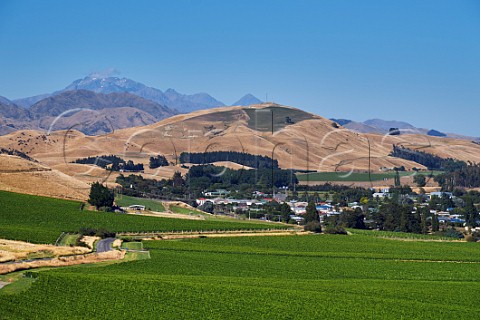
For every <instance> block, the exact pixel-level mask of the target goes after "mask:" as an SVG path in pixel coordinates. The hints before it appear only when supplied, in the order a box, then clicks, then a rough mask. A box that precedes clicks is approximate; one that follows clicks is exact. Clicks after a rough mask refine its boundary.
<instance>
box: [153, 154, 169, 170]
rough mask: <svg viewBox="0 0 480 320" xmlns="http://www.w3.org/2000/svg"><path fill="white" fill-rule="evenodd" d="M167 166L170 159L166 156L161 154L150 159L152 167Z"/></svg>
mask: <svg viewBox="0 0 480 320" xmlns="http://www.w3.org/2000/svg"><path fill="white" fill-rule="evenodd" d="M167 166H168V161H167V158H165V156H163V155H161V154H159V155H158V156H156V157H150V161H149V168H150V169H156V168H159V167H167Z"/></svg>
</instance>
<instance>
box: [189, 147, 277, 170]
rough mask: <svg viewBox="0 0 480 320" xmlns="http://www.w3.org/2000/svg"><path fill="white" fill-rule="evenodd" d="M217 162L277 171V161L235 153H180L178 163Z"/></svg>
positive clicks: (265, 157)
mask: <svg viewBox="0 0 480 320" xmlns="http://www.w3.org/2000/svg"><path fill="white" fill-rule="evenodd" d="M217 161H232V162H235V163H238V164H241V165H243V166H247V167H250V168H255V169H271V168H274V169H278V161H277V160H273V159H272V158H270V157H267V156H260V155H254V154H249V153H245V152H236V151H212V152H202V153H190V152H182V153H181V154H180V163H194V164H207V163H212V162H217Z"/></svg>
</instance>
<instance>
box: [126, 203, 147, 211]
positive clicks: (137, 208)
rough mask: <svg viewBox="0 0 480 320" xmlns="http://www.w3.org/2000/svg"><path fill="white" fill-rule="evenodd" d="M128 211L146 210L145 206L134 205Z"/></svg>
mask: <svg viewBox="0 0 480 320" xmlns="http://www.w3.org/2000/svg"><path fill="white" fill-rule="evenodd" d="M128 209H130V210H137V211H138V210H141V211H143V210H145V206H142V205H139V204H132V205H131V206H128Z"/></svg>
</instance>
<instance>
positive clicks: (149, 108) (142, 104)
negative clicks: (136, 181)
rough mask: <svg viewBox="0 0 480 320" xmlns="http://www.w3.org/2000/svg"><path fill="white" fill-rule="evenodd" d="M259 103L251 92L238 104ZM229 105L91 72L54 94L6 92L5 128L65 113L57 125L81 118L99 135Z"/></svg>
mask: <svg viewBox="0 0 480 320" xmlns="http://www.w3.org/2000/svg"><path fill="white" fill-rule="evenodd" d="M256 103H261V101H260V100H259V99H257V98H256V97H254V96H253V95H251V94H247V95H245V96H243V97H242V98H241V99H240V100H238V101H237V102H236V103H235V105H250V104H256ZM224 105H225V104H224V103H223V102H221V101H218V100H217V99H215V98H213V97H212V96H210V95H209V94H207V93H196V94H190V95H189V94H182V93H179V92H177V91H175V90H174V89H168V90H166V91H165V92H163V91H161V90H159V89H156V88H152V87H148V86H146V85H144V84H142V83H140V82H136V81H133V80H131V79H127V78H117V77H104V78H101V77H95V76H87V77H85V78H83V79H78V80H75V81H73V82H72V83H71V84H70V85H68V86H67V87H65V88H64V89H62V90H59V91H56V92H54V93H51V94H41V95H37V96H32V97H27V98H23V99H17V100H14V101H10V100H9V99H7V98H5V97H0V134H6V133H9V132H12V131H15V130H18V129H47V128H49V127H50V125H51V121H53V120H54V119H55V117H57V116H59V115H63V116H62V119H57V120H56V122H55V129H57V130H61V129H68V128H70V127H72V126H73V125H74V124H75V122H76V121H77V123H76V125H75V129H77V130H80V131H82V132H83V133H86V134H89V135H98V134H104V133H107V132H109V130H110V131H111V130H113V129H120V128H128V127H133V126H138V125H145V124H150V123H153V122H156V121H159V120H161V119H164V118H167V117H170V116H173V115H175V114H178V113H188V112H191V111H194V110H201V109H210V108H215V107H221V106H224ZM117 108H121V110H120V109H119V110H116V109H117ZM107 109H108V110H107ZM88 110H93V111H96V112H92V111H88ZM68 111H70V112H68ZM67 118H68V119H67ZM102 119H103V120H102ZM49 122H50V123H49Z"/></svg>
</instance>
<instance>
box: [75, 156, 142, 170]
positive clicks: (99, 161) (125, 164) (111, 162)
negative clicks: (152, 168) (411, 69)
mask: <svg viewBox="0 0 480 320" xmlns="http://www.w3.org/2000/svg"><path fill="white" fill-rule="evenodd" d="M73 163H80V164H94V165H96V166H98V167H100V168H103V169H107V170H112V171H120V170H121V169H123V170H125V171H142V170H143V169H144V168H143V164H142V163H138V164H135V163H133V161H132V160H128V161H125V160H124V159H122V158H120V157H117V156H115V155H108V156H98V157H88V158H82V159H77V160H75V161H73Z"/></svg>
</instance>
